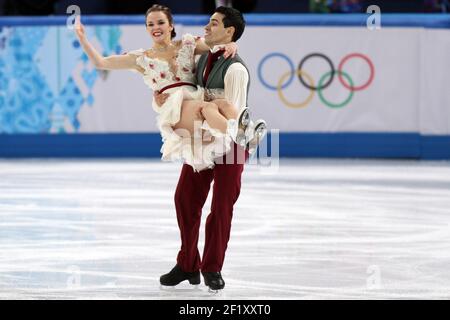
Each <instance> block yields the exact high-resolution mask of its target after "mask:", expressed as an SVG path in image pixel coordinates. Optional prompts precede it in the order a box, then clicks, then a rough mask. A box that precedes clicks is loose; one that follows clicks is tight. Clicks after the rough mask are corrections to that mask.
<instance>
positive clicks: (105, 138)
mask: <svg viewBox="0 0 450 320" xmlns="http://www.w3.org/2000/svg"><path fill="white" fill-rule="evenodd" d="M208 18H209V17H208V16H189V15H177V16H175V21H176V22H177V24H176V30H177V34H178V38H179V37H180V35H182V34H185V33H192V34H194V35H201V34H202V33H203V26H204V25H205V24H206V23H207V21H208ZM367 18H368V15H364V14H361V15H340V14H337V15H313V14H312V15H308V14H303V15H302V14H287V15H284V14H283V15H278V14H275V15H257V14H249V15H246V19H247V28H246V32H245V33H244V35H243V38H242V39H241V40H240V41H239V42H238V45H239V54H240V55H241V56H242V57H243V58H244V60H245V61H246V63H247V65H248V68H249V70H250V76H251V88H250V94H249V106H250V108H251V110H252V116H253V118H264V119H266V120H267V122H268V124H269V129H276V130H279V132H280V135H279V154H280V156H282V157H333V158H334V157H346V158H349V157H350V158H351V157H361V158H414V159H450V90H448V76H447V70H449V69H450V61H449V59H448V52H450V42H449V41H448V39H450V17H449V16H448V15H434V14H431V15H401V14H383V15H382V16H381V24H382V28H381V29H380V30H373V31H371V30H369V29H368V28H367V26H366V23H367ZM82 20H83V22H84V23H85V24H86V26H87V28H86V30H87V34H88V37H89V39H90V40H91V41H92V43H93V44H94V45H95V46H96V47H97V48H98V49H99V50H100V52H102V53H103V54H104V55H110V54H123V53H125V52H128V51H130V50H134V49H139V48H146V47H149V46H150V41H149V38H148V34H147V33H146V31H145V28H144V27H143V18H142V16H83V17H82ZM66 22H67V19H66V17H38V18H36V17H35V18H29V17H18V18H17V17H15V18H11V17H2V18H0V157H159V156H160V153H159V150H160V146H161V138H160V135H159V133H158V130H157V128H156V123H155V122H156V120H155V112H154V111H153V110H152V108H151V100H152V92H151V90H149V89H148V88H147V87H146V86H145V85H144V84H143V81H142V78H141V76H140V75H139V74H137V73H132V72H128V71H114V72H101V71H98V70H95V69H94V68H93V66H92V65H91V64H90V62H89V61H88V59H87V57H86V56H85V55H84V54H83V52H82V50H81V48H80V46H79V44H78V42H77V40H76V38H75V37H74V34H73V31H72V30H70V29H68V28H67V27H66ZM300 64H302V73H300V75H298V74H296V68H297V69H298V67H299V65H300ZM331 67H332V69H330V68H331ZM330 70H335V73H334V77H333V79H332V80H330V77H331V75H330V74H328V76H327V73H328V71H330ZM331 74H333V73H331ZM320 80H321V81H322V86H323V87H324V89H323V90H316V89H314V88H313V89H311V88H308V84H309V86H311V85H312V86H315V87H317V86H318V83H319V82H320ZM329 80H330V81H329ZM351 82H353V84H351ZM269 138H270V136H269ZM273 147H276V146H275V145H274V146H273Z"/></svg>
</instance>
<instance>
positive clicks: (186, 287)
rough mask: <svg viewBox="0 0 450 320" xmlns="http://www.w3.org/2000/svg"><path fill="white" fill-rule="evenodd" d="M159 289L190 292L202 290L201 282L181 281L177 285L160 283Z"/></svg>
mask: <svg viewBox="0 0 450 320" xmlns="http://www.w3.org/2000/svg"><path fill="white" fill-rule="evenodd" d="M159 289H160V290H161V291H165V292H175V291H176V292H190V291H200V284H188V283H180V284H178V285H176V286H164V285H162V284H160V285H159Z"/></svg>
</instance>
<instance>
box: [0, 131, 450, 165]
mask: <svg viewBox="0 0 450 320" xmlns="http://www.w3.org/2000/svg"><path fill="white" fill-rule="evenodd" d="M271 138H272V137H271V135H270V133H269V135H268V136H267V138H266V139H267V142H268V147H269V148H268V150H269V152H268V154H269V155H270V154H271V153H272V151H271V150H273V148H274V147H276V146H274V145H273V143H272V141H271V140H272V139H271ZM278 147H279V155H280V157H312V158H384V159H396V158H398V159H424V160H425V159H426V160H448V159H450V136H423V135H420V134H416V133H282V132H281V133H280V135H279V146H278ZM160 148H161V137H160V135H159V133H143V134H42V135H37V134H15V135H0V156H1V157H4V158H30V157H31V158H33V157H55V158H60V157H62V158H66V157H68V158H89V157H96V158H105V157H125V158H126V157H137V158H139V157H144V158H147V157H160V156H161V154H160V152H159V150H160Z"/></svg>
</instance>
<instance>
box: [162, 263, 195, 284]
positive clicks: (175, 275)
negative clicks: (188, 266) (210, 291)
mask: <svg viewBox="0 0 450 320" xmlns="http://www.w3.org/2000/svg"><path fill="white" fill-rule="evenodd" d="M184 280H188V281H189V283H190V284H193V285H196V284H200V272H199V271H196V272H184V271H183V270H181V268H180V267H179V266H178V265H176V266H175V267H173V269H172V270H171V271H170V272H169V273H166V274H164V275H162V276H161V278H159V282H160V283H161V285H163V286H170V287H172V286H176V285H177V284H179V283H180V282H182V281H184Z"/></svg>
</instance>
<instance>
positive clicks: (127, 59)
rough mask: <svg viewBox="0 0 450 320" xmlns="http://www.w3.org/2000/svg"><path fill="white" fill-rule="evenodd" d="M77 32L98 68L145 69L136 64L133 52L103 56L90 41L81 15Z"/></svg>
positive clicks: (77, 22) (77, 21)
mask: <svg viewBox="0 0 450 320" xmlns="http://www.w3.org/2000/svg"><path fill="white" fill-rule="evenodd" d="M74 30H75V33H76V35H77V37H78V40H79V41H80V44H81V46H82V47H83V49H84V52H85V53H86V54H87V56H88V57H89V60H90V61H91V62H92V63H93V64H94V66H95V67H96V68H97V69H101V70H120V69H132V70H137V71H139V72H143V69H142V68H141V67H140V66H138V65H137V64H136V56H134V55H131V54H124V55H111V56H108V57H103V56H102V55H101V54H100V53H99V52H98V51H97V50H96V49H95V48H94V46H93V45H92V44H91V43H90V42H89V41H88V39H87V37H86V32H85V30H84V26H83V25H82V24H81V21H80V16H78V17H77V18H76V20H75V28H74Z"/></svg>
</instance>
